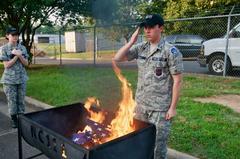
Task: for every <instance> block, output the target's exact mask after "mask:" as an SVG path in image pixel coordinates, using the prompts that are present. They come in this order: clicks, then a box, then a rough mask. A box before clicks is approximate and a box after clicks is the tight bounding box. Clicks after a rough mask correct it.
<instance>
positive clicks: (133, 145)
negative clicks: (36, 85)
mask: <svg viewBox="0 0 240 159" xmlns="http://www.w3.org/2000/svg"><path fill="white" fill-rule="evenodd" d="M86 116H87V111H86V109H85V108H84V105H83V104H82V103H77V104H72V105H68V106H64V107H58V108H53V109H48V110H43V111H39V112H34V113H28V114H24V115H21V116H19V128H18V136H19V137H18V140H19V158H20V159H22V156H23V154H22V138H23V139H24V140H25V141H26V142H27V143H28V144H30V145H31V146H33V147H35V148H37V149H39V150H40V151H41V152H42V154H45V155H46V156H48V157H49V158H51V159H64V158H68V159H123V158H124V159H151V158H153V152H154V144H155V133H156V130H155V126H154V125H153V124H149V123H145V122H142V121H139V120H135V121H134V124H135V125H136V127H137V130H136V131H134V132H132V133H129V134H127V135H124V136H122V137H119V138H117V139H114V140H111V141H109V142H106V143H103V144H101V145H97V146H95V147H92V148H90V149H86V148H84V147H83V146H81V145H78V144H76V143H74V142H73V141H72V140H71V136H72V134H74V133H76V132H77V131H78V130H82V129H83V128H84V127H85V126H86V123H85V121H86V120H85V119H86ZM35 156H38V155H35ZM35 156H32V157H31V158H34V157H35Z"/></svg>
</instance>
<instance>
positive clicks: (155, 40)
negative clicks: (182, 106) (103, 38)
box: [113, 14, 183, 159]
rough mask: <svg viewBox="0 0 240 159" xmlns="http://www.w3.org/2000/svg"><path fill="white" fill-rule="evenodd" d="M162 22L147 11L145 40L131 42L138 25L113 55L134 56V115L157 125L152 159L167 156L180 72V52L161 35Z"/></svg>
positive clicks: (122, 58) (128, 58)
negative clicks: (135, 61)
mask: <svg viewBox="0 0 240 159" xmlns="http://www.w3.org/2000/svg"><path fill="white" fill-rule="evenodd" d="M163 25H164V20H163V18H162V17H161V16H160V15H159V14H151V15H147V16H146V18H145V19H144V21H143V22H142V23H141V24H140V26H142V27H144V33H145V36H146V39H147V41H146V42H142V43H139V44H136V45H134V44H135V43H136V41H137V38H138V34H139V31H140V27H138V28H137V30H136V31H135V32H134V33H133V35H132V37H131V39H130V41H129V42H128V43H127V44H125V45H124V46H123V47H122V48H121V49H119V50H118V52H117V54H116V55H115V57H114V59H113V60H115V61H118V62H119V61H126V60H128V61H130V60H133V59H137V65H138V84H137V91H136V95H135V100H136V104H137V105H136V108H135V118H136V119H138V120H142V121H146V122H150V123H153V124H155V126H156V143H155V153H154V159H166V158H167V155H166V154H167V138H168V134H169V130H170V125H171V119H172V118H173V117H174V116H175V115H176V106H177V102H178V99H179V94H180V88H181V80H182V72H183V63H182V54H181V53H180V52H179V50H178V49H177V48H176V47H174V46H173V45H171V44H169V43H167V42H166V41H165V40H164V39H163V38H162V36H161V35H162V32H163Z"/></svg>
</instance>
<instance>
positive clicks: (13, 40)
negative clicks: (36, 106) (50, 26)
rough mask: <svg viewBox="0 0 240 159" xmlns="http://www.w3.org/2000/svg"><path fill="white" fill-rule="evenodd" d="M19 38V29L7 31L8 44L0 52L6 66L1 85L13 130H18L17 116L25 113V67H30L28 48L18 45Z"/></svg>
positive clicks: (0, 59)
mask: <svg viewBox="0 0 240 159" xmlns="http://www.w3.org/2000/svg"><path fill="white" fill-rule="evenodd" d="M18 38H19V33H18V31H17V29H16V28H13V27H10V28H8V29H7V31H6V39H7V40H8V43H7V44H6V45H4V46H2V48H1V50H0V61H3V64H4V72H3V75H2V78H1V83H2V84H3V90H4V93H5V94H6V97H7V101H8V108H9V114H10V116H11V119H12V121H11V122H12V127H13V128H17V115H18V114H21V113H24V111H25V103H24V97H25V94H26V81H27V79H28V77H27V73H26V70H25V66H27V65H28V54H27V50H26V48H25V47H24V46H23V45H21V44H19V43H18V40H19V39H18Z"/></svg>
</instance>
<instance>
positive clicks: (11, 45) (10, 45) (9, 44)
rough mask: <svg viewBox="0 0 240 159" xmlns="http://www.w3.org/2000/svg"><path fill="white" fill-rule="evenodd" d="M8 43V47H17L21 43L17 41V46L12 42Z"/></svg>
mask: <svg viewBox="0 0 240 159" xmlns="http://www.w3.org/2000/svg"><path fill="white" fill-rule="evenodd" d="M7 45H8V48H13V47H16V48H17V47H18V45H19V44H18V43H17V45H16V46H15V45H13V44H11V43H10V42H8V44H7Z"/></svg>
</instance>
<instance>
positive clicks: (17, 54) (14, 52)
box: [13, 50, 28, 66]
mask: <svg viewBox="0 0 240 159" xmlns="http://www.w3.org/2000/svg"><path fill="white" fill-rule="evenodd" d="M13 54H14V55H16V56H17V57H18V58H19V60H20V61H21V63H22V64H23V65H24V66H28V61H27V59H25V58H24V57H23V56H24V54H23V52H22V51H20V50H13Z"/></svg>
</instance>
